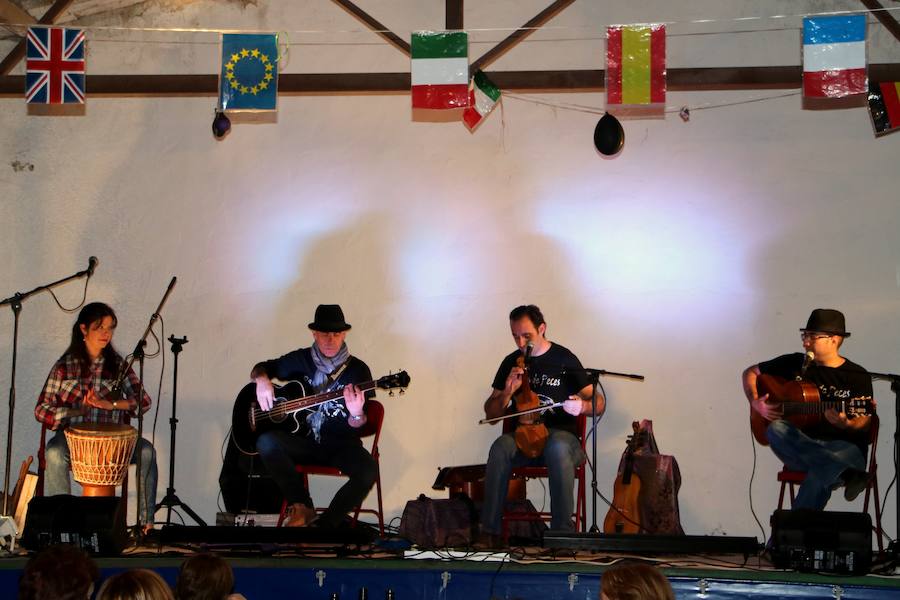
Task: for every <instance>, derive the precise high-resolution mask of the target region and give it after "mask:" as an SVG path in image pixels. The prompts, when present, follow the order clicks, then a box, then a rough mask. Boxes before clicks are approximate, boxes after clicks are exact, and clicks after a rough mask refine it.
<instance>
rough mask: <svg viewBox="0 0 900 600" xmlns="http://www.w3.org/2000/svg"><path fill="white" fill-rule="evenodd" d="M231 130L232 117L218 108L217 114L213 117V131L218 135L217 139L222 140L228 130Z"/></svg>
mask: <svg viewBox="0 0 900 600" xmlns="http://www.w3.org/2000/svg"><path fill="white" fill-rule="evenodd" d="M229 131H231V119H229V118H228V116H227V115H226V114H225V113H224V112H223V111H221V110H219V109H218V108H217V109H216V116H215V117H214V118H213V122H212V132H213V135H214V136H216V139H217V140H221V139H222V138H224V137H225V136H226V135H228V132H229Z"/></svg>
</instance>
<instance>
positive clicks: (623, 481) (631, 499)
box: [603, 421, 646, 533]
mask: <svg viewBox="0 0 900 600" xmlns="http://www.w3.org/2000/svg"><path fill="white" fill-rule="evenodd" d="M631 427H632V429H633V430H634V433H633V434H632V435H629V436H628V440H627V442H626V444H625V453H624V454H623V460H622V468H621V470H620V471H619V473H618V475H617V476H616V482H615V484H614V485H613V490H614V492H613V501H612V505H610V507H609V511H608V512H607V513H606V518H605V519H604V520H603V533H639V532H640V531H641V514H640V510H639V506H638V495H639V494H640V492H641V480H640V478H639V477H638V476H637V473H635V472H634V452H635V450H636V449H637V448H638V447H639V446H640V445H641V440H642V439H643V438H644V437H645V436H646V432H643V431H641V430H640V425H639V424H638V422H637V421H633V422H632V423H631Z"/></svg>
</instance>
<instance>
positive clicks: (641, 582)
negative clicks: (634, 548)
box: [600, 563, 675, 600]
mask: <svg viewBox="0 0 900 600" xmlns="http://www.w3.org/2000/svg"><path fill="white" fill-rule="evenodd" d="M600 598H601V600H675V592H674V591H672V586H671V585H670V584H669V580H668V579H666V576H665V575H663V574H662V573H661V572H660V571H659V569H657V568H656V567H653V566H650V565H645V564H642V563H630V564H629V563H625V564H622V565H616V566H614V567H611V568H609V569H607V570H606V571H604V572H603V575H601V578H600Z"/></svg>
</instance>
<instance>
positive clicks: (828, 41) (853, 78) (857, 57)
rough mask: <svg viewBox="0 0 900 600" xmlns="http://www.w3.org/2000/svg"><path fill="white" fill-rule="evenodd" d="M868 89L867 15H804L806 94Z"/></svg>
mask: <svg viewBox="0 0 900 600" xmlns="http://www.w3.org/2000/svg"><path fill="white" fill-rule="evenodd" d="M867 90H868V82H867V77H866V16H865V15H846V16H845V15H841V16H836V17H808V18H805V19H803V95H804V96H806V97H811V98H843V97H844V96H852V95H854V94H865V93H866V91H867Z"/></svg>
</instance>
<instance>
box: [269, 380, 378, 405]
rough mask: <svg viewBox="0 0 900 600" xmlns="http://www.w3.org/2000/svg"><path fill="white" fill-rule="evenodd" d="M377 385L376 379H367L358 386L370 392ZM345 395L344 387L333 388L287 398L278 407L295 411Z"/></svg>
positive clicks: (361, 389) (363, 390)
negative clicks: (328, 390) (300, 396)
mask: <svg viewBox="0 0 900 600" xmlns="http://www.w3.org/2000/svg"><path fill="white" fill-rule="evenodd" d="M376 386H377V382H375V381H367V382H365V383H358V384H356V387H357V388H359V389H360V391H362V392H368V391H369V390H374V389H375V387H376ZM343 395H344V389H343V388H341V389H339V390H332V391H330V392H322V393H320V394H314V395H312V396H304V397H303V398H297V399H295V400H287V401H285V402H282V403H281V404H280V405H278V407H279V408H280V409H281V410H284V411H287V412H293V411H295V410H302V409H304V408H309V407H311V406H316V405H318V404H325V403H326V402H330V401H331V400H335V399H337V398H341V397H342V396H343Z"/></svg>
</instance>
